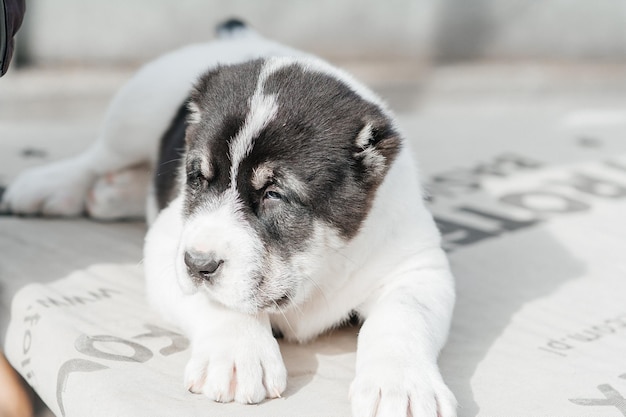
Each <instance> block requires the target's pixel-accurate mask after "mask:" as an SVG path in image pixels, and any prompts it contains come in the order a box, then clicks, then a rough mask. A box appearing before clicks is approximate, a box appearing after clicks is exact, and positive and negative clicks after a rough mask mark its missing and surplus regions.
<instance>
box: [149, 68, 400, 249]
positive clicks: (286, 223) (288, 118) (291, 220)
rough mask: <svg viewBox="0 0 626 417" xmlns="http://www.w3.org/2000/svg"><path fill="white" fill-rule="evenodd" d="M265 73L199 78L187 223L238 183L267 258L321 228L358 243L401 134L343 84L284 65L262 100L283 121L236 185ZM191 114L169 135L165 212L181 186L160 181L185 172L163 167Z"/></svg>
mask: <svg viewBox="0 0 626 417" xmlns="http://www.w3.org/2000/svg"><path fill="white" fill-rule="evenodd" d="M263 64H264V61H263V60H255V61H251V62H248V63H244V64H239V65H232V66H223V67H219V68H217V69H215V70H212V71H210V72H208V73H207V74H205V75H204V76H202V77H201V78H200V80H199V82H198V83H197V85H196V87H195V89H194V90H193V91H192V93H191V96H190V100H191V101H192V102H193V103H194V104H195V105H196V106H198V108H199V109H200V119H199V121H198V123H191V124H189V125H188V126H187V127H186V147H187V152H186V157H185V158H186V160H185V162H184V163H185V167H186V175H187V183H186V189H187V193H186V201H185V212H186V214H187V215H189V214H191V213H193V212H194V211H195V210H196V209H197V208H199V207H203V206H205V205H206V203H207V202H210V201H212V200H215V199H216V198H218V197H219V195H221V193H223V192H224V191H225V190H226V189H227V188H228V187H229V184H230V183H231V180H234V181H236V183H237V191H238V193H239V197H240V199H241V201H242V202H243V203H244V207H243V209H242V212H243V213H242V214H243V215H244V216H246V218H247V219H248V222H249V224H250V225H251V226H252V227H254V228H255V230H256V231H257V233H258V234H259V236H260V237H261V239H262V240H263V241H264V242H265V243H266V247H267V248H268V250H271V251H276V252H278V253H280V254H281V255H283V256H288V254H289V253H293V252H294V251H299V250H302V249H304V245H306V242H307V240H308V237H309V236H310V234H311V233H312V232H313V224H314V223H315V222H316V221H322V222H323V223H325V224H328V225H331V226H332V227H334V228H335V229H336V230H337V231H339V233H340V234H341V235H342V236H343V237H344V238H346V239H351V238H352V237H354V236H355V235H356V234H357V233H358V231H359V229H360V227H361V224H362V223H363V220H364V219H365V218H366V216H367V213H368V212H369V209H370V206H371V204H372V201H373V199H374V195H375V192H376V189H377V188H378V186H379V185H380V183H381V182H382V180H383V178H384V176H385V174H386V172H387V169H388V167H389V166H390V164H391V162H392V161H393V159H394V158H395V156H396V155H397V153H398V151H399V149H400V146H401V140H400V138H399V136H398V134H397V132H396V131H395V130H394V129H393V126H392V123H391V121H390V120H389V119H388V118H387V117H386V116H385V114H384V113H383V111H382V110H381V109H380V108H378V106H376V105H375V104H373V103H370V102H368V101H366V100H364V99H362V98H361V97H360V96H359V95H358V94H357V93H356V92H354V91H353V90H352V89H351V88H350V87H349V86H347V85H346V84H344V83H343V82H341V81H338V80H336V79H335V78H333V77H332V76H329V75H326V74H323V73H317V72H310V71H304V70H303V69H302V68H301V67H300V66H299V65H291V66H287V67H284V68H281V69H279V70H278V71H276V72H275V73H273V74H271V75H270V76H269V77H268V78H267V80H266V82H265V84H264V91H263V94H264V95H274V96H275V98H276V100H277V104H278V111H277V114H276V116H275V117H274V118H273V120H271V121H270V122H269V123H268V124H267V126H266V127H265V128H264V129H263V130H262V131H261V132H260V133H259V134H258V135H257V136H256V137H255V138H253V143H254V145H253V147H252V150H251V152H250V153H249V154H248V155H247V156H246V157H245V158H244V159H243V161H241V164H240V165H239V168H238V171H237V172H238V177H237V178H235V179H231V178H230V169H231V159H232V158H231V156H230V155H229V152H230V150H229V147H230V144H231V141H232V139H233V138H234V137H236V136H237V133H238V132H239V131H240V129H241V128H242V126H243V124H244V121H245V120H246V115H247V114H248V112H249V110H250V109H249V99H250V97H251V96H252V95H253V94H254V91H255V89H256V87H257V81H258V77H259V74H260V71H261V68H262V66H263ZM186 113H187V110H186V108H185V107H183V108H181V109H180V111H179V113H178V114H177V116H176V117H175V119H174V122H173V124H172V126H171V127H170V129H169V130H168V132H167V133H166V135H164V144H163V145H162V148H161V150H162V152H161V160H162V162H161V163H160V164H159V168H160V173H159V174H158V175H157V190H158V191H159V206H160V207H161V208H162V207H163V206H164V204H166V202H167V201H169V200H170V199H171V198H173V197H174V192H172V191H171V190H172V189H173V188H174V187H175V186H176V181H175V180H166V179H165V178H160V177H161V176H162V175H168V176H170V175H171V176H172V177H174V176H175V174H176V170H177V168H176V167H177V166H178V165H179V164H176V163H172V164H171V165H172V167H171V169H170V170H166V168H167V164H164V162H167V161H172V160H174V159H176V158H179V157H180V155H181V153H180V149H181V146H182V144H183V139H182V137H181V136H182V132H183V131H184V130H185V122H184V121H185V117H186V116H187V114H186ZM366 126H369V127H370V130H371V135H370V137H369V138H367V142H366V145H365V147H364V146H363V144H362V143H361V144H360V145H357V137H358V135H359V134H360V133H361V132H362V131H363V129H364V128H365V127H366ZM366 150H368V151H369V152H374V153H375V155H376V156H377V158H378V159H377V161H382V162H381V163H380V164H379V165H380V166H379V167H378V169H376V170H374V169H372V167H371V166H370V165H368V162H367V159H366V158H364V157H363V152H364V151H366ZM268 164H269V165H271V167H272V168H271V169H272V176H271V180H270V181H269V182H268V183H267V184H266V185H265V186H264V187H261V188H260V189H259V187H258V186H257V187H254V186H253V185H252V177H253V172H254V170H255V169H256V168H258V167H259V166H265V165H268ZM381 164H382V165H381ZM207 166H208V167H210V169H208V170H207V169H206V167H207ZM203 167H205V168H204V169H203ZM207 171H208V172H207ZM159 184H161V185H160V186H159ZM295 188H297V189H295ZM168 190H169V191H168ZM268 190H269V191H270V193H269V194H268Z"/></svg>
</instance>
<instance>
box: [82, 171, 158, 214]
mask: <svg viewBox="0 0 626 417" xmlns="http://www.w3.org/2000/svg"><path fill="white" fill-rule="evenodd" d="M149 182H150V170H149V168H148V167H146V166H140V167H134V168H129V169H125V170H122V171H117V172H114V173H110V174H106V175H104V176H102V177H100V178H98V180H97V181H96V182H95V184H94V185H93V188H92V189H91V191H89V193H88V195H87V201H86V206H87V213H88V214H89V216H90V217H93V218H95V219H101V220H112V219H124V218H141V217H144V215H145V209H146V198H147V195H148V183H149Z"/></svg>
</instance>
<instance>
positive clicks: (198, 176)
mask: <svg viewBox="0 0 626 417" xmlns="http://www.w3.org/2000/svg"><path fill="white" fill-rule="evenodd" d="M187 184H188V185H189V186H190V187H191V188H193V189H195V190H204V189H205V188H207V186H208V184H209V180H208V179H207V178H206V177H205V176H204V175H202V172H200V171H192V172H190V173H188V174H187Z"/></svg>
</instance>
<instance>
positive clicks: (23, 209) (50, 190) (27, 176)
mask: <svg viewBox="0 0 626 417" xmlns="http://www.w3.org/2000/svg"><path fill="white" fill-rule="evenodd" d="M92 181H93V174H91V173H89V172H85V168H84V167H83V166H82V164H80V163H78V162H77V160H75V159H68V160H65V161H60V162H55V163H52V164H50V165H44V166H41V167H36V168H31V169H29V170H27V171H24V172H23V173H22V174H21V175H19V176H18V177H17V178H16V179H15V181H13V183H11V184H10V185H9V187H8V188H7V190H6V192H5V193H4V195H3V197H2V202H1V203H0V211H8V212H12V213H15V214H28V215H33V214H43V215H49V216H76V215H79V214H81V213H82V211H83V207H84V201H85V195H86V194H87V190H88V188H89V186H90V185H91V183H92Z"/></svg>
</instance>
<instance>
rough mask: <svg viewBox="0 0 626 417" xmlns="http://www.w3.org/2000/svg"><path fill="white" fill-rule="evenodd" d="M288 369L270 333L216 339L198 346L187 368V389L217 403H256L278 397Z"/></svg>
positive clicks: (283, 388)
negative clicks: (260, 336)
mask: <svg viewBox="0 0 626 417" xmlns="http://www.w3.org/2000/svg"><path fill="white" fill-rule="evenodd" d="M286 385H287V370H286V369H285V365H284V363H283V359H282V357H281V354H280V350H279V348H278V343H277V342H276V340H275V339H274V338H273V337H272V335H271V334H269V335H264V337H263V338H258V337H254V338H243V337H237V338H233V339H223V338H222V339H213V340H211V341H205V342H204V344H203V346H195V347H194V349H193V353H192V357H191V360H190V361H189V363H188V364H187V367H186V368H185V386H186V388H187V389H188V390H189V391H191V392H193V393H202V394H204V395H206V396H207V397H209V398H211V399H212V400H214V401H218V402H231V401H233V400H234V401H236V402H238V403H243V404H257V403H260V402H261V401H263V400H264V399H265V398H277V397H280V394H282V393H283V391H284V390H285V387H286Z"/></svg>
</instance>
